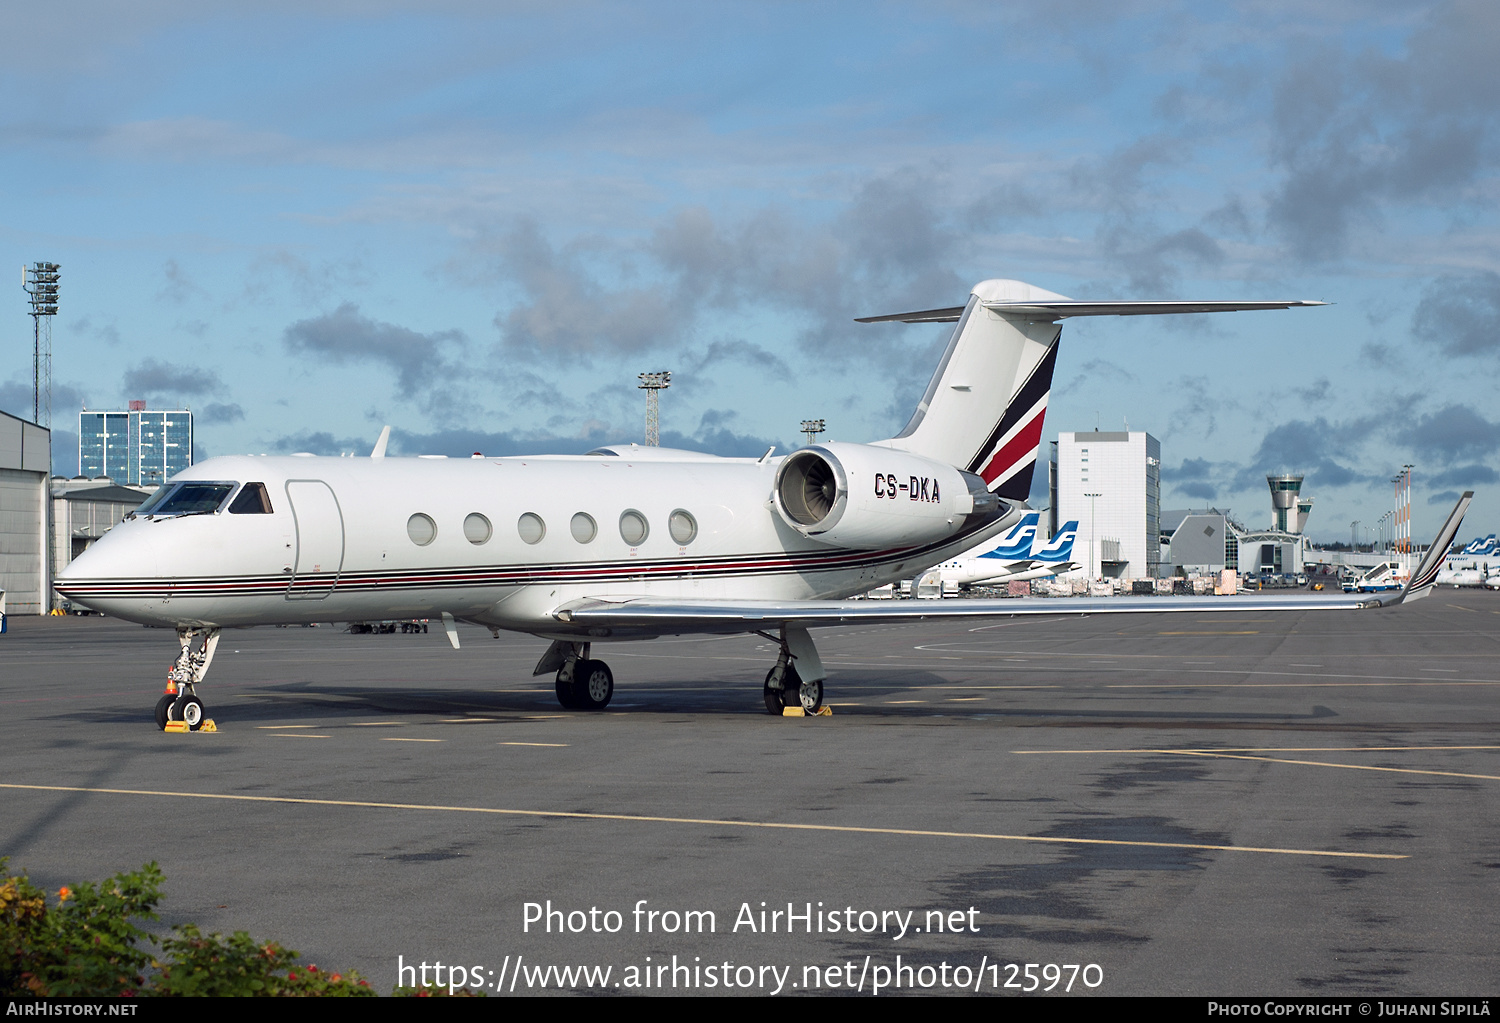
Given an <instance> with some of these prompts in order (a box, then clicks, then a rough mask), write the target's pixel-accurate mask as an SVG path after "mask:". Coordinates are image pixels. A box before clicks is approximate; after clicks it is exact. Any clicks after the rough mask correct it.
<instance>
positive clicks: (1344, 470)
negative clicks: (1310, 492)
mask: <svg viewBox="0 0 1500 1023" xmlns="http://www.w3.org/2000/svg"><path fill="white" fill-rule="evenodd" d="M1393 411H1394V410H1393ZM1386 421H1387V417H1386V416H1384V415H1381V416H1366V417H1363V418H1357V419H1351V420H1346V421H1342V422H1338V423H1330V422H1329V421H1328V420H1327V419H1325V418H1324V417H1322V416H1319V417H1317V418H1316V419H1313V420H1303V419H1298V420H1291V421H1289V422H1286V423H1283V424H1281V425H1280V426H1276V427H1273V428H1272V429H1271V430H1270V431H1268V432H1267V433H1266V435H1265V437H1264V438H1262V439H1261V442H1260V447H1259V448H1258V449H1257V450H1256V452H1255V454H1254V455H1253V456H1251V459H1250V464H1249V465H1248V466H1246V467H1244V468H1243V469H1242V470H1241V471H1240V472H1239V474H1238V475H1237V476H1236V478H1235V485H1236V487H1237V489H1242V490H1244V489H1255V488H1257V486H1263V485H1264V483H1265V481H1264V477H1265V476H1266V475H1268V474H1274V473H1282V472H1300V473H1303V474H1304V475H1305V476H1306V477H1307V482H1308V483H1309V484H1312V485H1314V486H1321V487H1342V486H1348V485H1350V484H1356V483H1363V484H1368V483H1377V482H1382V483H1383V482H1385V480H1386V477H1385V476H1383V475H1381V474H1372V473H1368V472H1361V471H1359V470H1358V469H1355V468H1351V467H1350V465H1349V464H1347V463H1355V464H1358V463H1359V462H1360V461H1361V460H1362V458H1363V454H1362V453H1363V448H1364V446H1365V444H1367V443H1368V442H1369V441H1370V440H1371V439H1372V438H1373V437H1374V435H1375V434H1376V432H1377V431H1378V430H1379V429H1380V428H1381V427H1382V426H1384V425H1385V423H1386Z"/></svg>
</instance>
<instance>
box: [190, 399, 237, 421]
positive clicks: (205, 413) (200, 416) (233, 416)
mask: <svg viewBox="0 0 1500 1023" xmlns="http://www.w3.org/2000/svg"><path fill="white" fill-rule="evenodd" d="M194 418H195V421H196V422H199V423H202V424H204V425H205V426H212V425H215V424H217V423H235V422H238V421H240V420H241V419H244V418H245V410H244V409H242V408H240V407H239V405H237V404H212V405H205V406H203V408H201V409H199V410H198V413H197V415H196V416H195V417H194Z"/></svg>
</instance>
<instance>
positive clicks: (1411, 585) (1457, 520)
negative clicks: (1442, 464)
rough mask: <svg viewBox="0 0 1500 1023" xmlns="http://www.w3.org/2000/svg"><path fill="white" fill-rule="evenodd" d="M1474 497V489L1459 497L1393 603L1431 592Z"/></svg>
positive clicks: (1417, 597)
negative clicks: (1409, 579)
mask: <svg viewBox="0 0 1500 1023" xmlns="http://www.w3.org/2000/svg"><path fill="white" fill-rule="evenodd" d="M1473 499H1474V491H1472V490H1466V491H1464V495H1463V496H1462V497H1460V498H1459V499H1458V504H1456V505H1454V506H1453V510H1452V511H1451V512H1449V513H1448V520H1447V521H1446V522H1444V523H1443V528H1442V529H1439V530H1438V535H1437V537H1436V538H1435V539H1434V540H1433V541H1432V546H1430V547H1428V548H1427V553H1426V554H1424V555H1423V556H1422V561H1421V563H1420V564H1418V565H1417V570H1416V571H1415V572H1413V573H1412V574H1411V581H1410V582H1408V583H1407V584H1406V588H1405V589H1403V590H1402V591H1401V596H1400V597H1398V598H1396V599H1395V600H1394V601H1392V602H1391V603H1393V604H1400V603H1402V602H1403V601H1407V600H1421V599H1422V598H1423V597H1425V596H1427V594H1428V593H1429V592H1431V590H1432V587H1433V584H1434V583H1436V582H1437V575H1438V570H1439V569H1441V568H1442V567H1443V559H1444V558H1445V557H1447V554H1448V548H1449V547H1451V546H1452V545H1453V538H1454V537H1455V536H1457V535H1458V527H1459V526H1460V525H1462V524H1463V521H1464V512H1466V511H1468V510H1469V502H1470V501H1472V500H1473Z"/></svg>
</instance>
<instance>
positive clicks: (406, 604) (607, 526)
mask: <svg viewBox="0 0 1500 1023" xmlns="http://www.w3.org/2000/svg"><path fill="white" fill-rule="evenodd" d="M780 462H781V459H772V458H766V459H761V460H756V459H730V458H714V457H711V456H699V457H691V456H685V458H684V460H681V461H671V460H663V459H662V458H661V455H659V454H654V453H648V455H647V457H644V458H643V459H641V460H635V459H632V458H629V457H611V456H540V457H526V458H472V459H444V458H399V459H398V458H390V459H384V458H379V459H371V458H331V457H312V456H285V457H264V456H261V457H256V456H231V457H220V458H213V459H209V460H207V461H204V462H201V463H199V464H198V465H195V466H193V467H192V468H191V469H189V470H187V471H185V472H183V473H180V474H179V475H178V476H176V477H174V480H173V482H174V483H178V482H183V481H189V480H193V481H202V482H204V483H220V484H231V485H232V486H234V487H235V488H236V489H235V490H233V491H228V492H226V493H229V494H231V495H233V494H238V493H240V492H241V489H240V488H242V487H245V486H248V485H249V484H251V483H260V484H263V485H264V486H265V488H266V495H267V498H268V501H269V506H270V511H269V512H268V513H264V512H262V513H254V514H241V513H235V512H234V511H232V510H231V505H236V502H235V501H234V500H233V498H232V497H230V498H226V499H225V501H224V502H223V503H222V505H221V506H220V507H218V508H217V509H216V510H213V511H209V512H200V513H196V514H168V515H153V514H150V513H149V505H148V506H147V508H148V511H147V513H146V514H139V515H137V516H136V517H134V518H131V519H127V520H126V521H124V522H121V523H120V524H119V525H117V526H115V527H114V528H113V529H112V530H110V531H109V533H108V534H106V535H105V536H104V537H103V538H102V539H101V540H100V541H99V542H98V543H96V544H95V545H94V546H93V547H92V548H90V549H89V550H88V551H87V552H85V553H84V554H83V555H82V556H81V557H80V558H79V559H78V560H77V561H75V562H74V563H73V564H71V565H69V566H68V567H67V568H66V569H65V570H64V571H63V572H62V573H60V574H59V577H58V580H57V589H58V591H59V592H60V593H62V594H63V595H64V596H66V597H69V598H70V599H72V600H75V601H78V602H80V603H83V604H85V605H87V606H90V607H93V608H95V609H97V610H101V611H104V612H106V613H108V614H111V615H114V616H117V617H120V618H124V619H127V620H130V621H136V622H141V623H143V624H149V625H164V626H181V625H191V626H202V627H234V626H251V625H272V624H299V623H304V622H314V621H317V622H328V621H365V620H380V619H403V618H427V617H436V616H438V615H439V614H442V613H444V612H446V613H448V614H451V615H453V616H454V617H455V618H458V619H461V620H468V621H472V622H475V623H478V624H482V625H487V626H492V627H495V628H502V629H511V630H518V631H523V632H530V633H533V634H536V635H542V636H550V637H554V638H566V637H568V636H571V635H575V634H581V633H574V632H570V631H569V629H568V628H567V627H566V626H565V625H563V624H562V623H560V622H558V621H557V619H555V618H554V617H553V615H552V612H553V610H554V609H556V608H557V607H558V606H559V605H560V604H563V603H565V602H566V601H569V600H572V599H575V598H579V597H584V596H587V597H593V598H599V597H605V598H608V597H612V596H619V597H628V596H670V597H683V598H702V599H721V598H727V597H734V598H738V599H765V600H805V599H819V598H822V599H835V598H841V597H847V596H850V595H853V594H857V593H862V592H864V591H866V590H869V589H871V588H873V587H875V586H880V585H882V584H884V583H887V582H891V581H894V580H897V579H901V578H906V577H909V576H911V575H913V574H914V573H916V572H918V571H921V570H923V569H925V568H927V567H930V566H931V565H933V564H937V563H938V562H940V561H942V560H943V559H944V558H949V557H952V556H953V555H954V554H955V553H956V552H957V551H960V550H965V549H967V548H969V547H972V546H973V545H974V544H975V543H976V542H978V541H980V540H983V539H985V538H987V537H989V536H992V535H994V534H995V533H997V532H999V531H1000V530H1001V529H1004V528H1007V527H1008V526H1009V525H1010V524H1011V523H1012V522H1013V521H1015V520H1016V518H1018V517H1019V514H1020V512H1019V511H1010V512H1009V513H1008V514H1005V515H1002V516H1000V517H998V518H995V519H993V520H992V521H988V522H984V523H977V524H974V525H972V526H966V525H965V524H964V519H963V515H962V513H961V511H959V510H958V506H959V502H960V501H961V500H962V497H963V495H962V494H955V495H954V496H953V497H951V498H944V500H951V501H953V502H954V504H955V511H954V516H955V518H956V520H957V523H958V525H957V526H956V527H955V531H954V534H953V535H951V536H948V537H945V538H943V539H942V540H940V541H931V542H926V543H919V544H915V545H913V544H909V543H908V544H905V545H901V544H896V545H892V546H889V547H884V548H880V549H862V550H851V549H847V548H841V547H838V546H833V545H830V544H827V543H823V542H820V541H818V540H815V539H810V538H809V537H807V536H804V535H802V534H801V533H799V532H798V531H797V530H795V529H793V528H791V527H790V526H789V525H788V524H787V523H786V522H784V521H783V519H782V518H781V517H780V516H778V514H777V512H776V510H775V508H774V507H773V503H772V500H771V494H772V488H773V483H774V480H775V477H776V470H777V467H778V465H779V463H780ZM851 485H852V484H851ZM893 507H894V505H893ZM927 510H928V512H929V514H930V512H931V509H927ZM643 534H644V535H643ZM598 638H602V637H598ZM621 638H623V637H621Z"/></svg>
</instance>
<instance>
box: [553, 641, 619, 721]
mask: <svg viewBox="0 0 1500 1023" xmlns="http://www.w3.org/2000/svg"><path fill="white" fill-rule="evenodd" d="M591 645H592V644H589V643H565V642H563V641H562V640H556V641H554V642H553V644H552V645H551V646H550V647H548V648H547V652H546V653H545V654H543V655H542V659H541V660H540V661H538V662H537V666H536V671H535V672H533V674H536V675H542V674H545V673H546V672H547V671H549V670H551V669H552V668H553V667H556V668H557V683H556V688H557V702H558V703H560V704H562V706H563V708H564V709H566V710H603V709H604V708H605V707H608V706H609V701H610V699H611V698H613V697H614V695H615V676H614V674H613V673H612V672H611V671H610V670H609V665H607V664H605V663H604V662H603V661H595V660H591V659H590V658H589V653H590V650H589V647H590V646H591Z"/></svg>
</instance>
